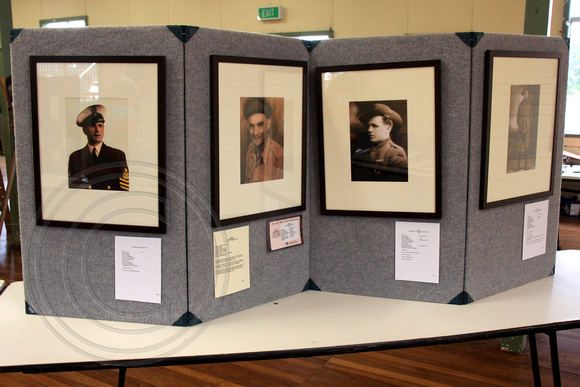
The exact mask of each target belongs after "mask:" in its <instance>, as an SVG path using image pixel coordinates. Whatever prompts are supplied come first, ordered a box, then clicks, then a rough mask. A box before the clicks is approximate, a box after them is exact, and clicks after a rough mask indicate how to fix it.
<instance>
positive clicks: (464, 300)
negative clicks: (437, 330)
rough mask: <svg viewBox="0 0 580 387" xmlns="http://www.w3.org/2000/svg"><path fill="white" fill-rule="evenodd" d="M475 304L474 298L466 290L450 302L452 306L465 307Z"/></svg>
mask: <svg viewBox="0 0 580 387" xmlns="http://www.w3.org/2000/svg"><path fill="white" fill-rule="evenodd" d="M471 302H473V298H471V296H470V295H469V293H467V292H466V291H465V290H464V291H462V292H461V293H459V294H458V295H457V296H456V297H455V298H454V299H452V300H451V301H449V303H450V304H454V305H465V304H469V303H471Z"/></svg>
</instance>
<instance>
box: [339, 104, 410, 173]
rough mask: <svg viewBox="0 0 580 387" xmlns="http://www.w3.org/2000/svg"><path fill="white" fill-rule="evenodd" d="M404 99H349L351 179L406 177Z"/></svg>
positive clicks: (405, 113)
mask: <svg viewBox="0 0 580 387" xmlns="http://www.w3.org/2000/svg"><path fill="white" fill-rule="evenodd" d="M406 102H407V101H405V100H401V101H378V102H351V103H350V115H351V119H350V121H351V178H352V181H408V160H407V152H406V147H407V127H406V122H405V121H406V116H407V103H406Z"/></svg>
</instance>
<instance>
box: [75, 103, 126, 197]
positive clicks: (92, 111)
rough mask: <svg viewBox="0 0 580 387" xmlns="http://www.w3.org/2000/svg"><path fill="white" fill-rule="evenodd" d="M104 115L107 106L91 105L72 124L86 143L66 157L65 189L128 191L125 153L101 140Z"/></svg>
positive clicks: (103, 134)
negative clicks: (78, 128)
mask: <svg viewBox="0 0 580 387" xmlns="http://www.w3.org/2000/svg"><path fill="white" fill-rule="evenodd" d="M106 115H107V109H106V108H105V107H104V106H103V105H91V106H88V107H86V108H85V109H83V110H82V111H81V112H80V113H79V115H78V116H77V119H76V124H77V126H79V127H80V128H81V129H82V133H83V134H84V135H85V136H86V137H87V145H86V146H85V147H83V148H82V149H79V150H77V151H75V152H73V153H71V155H70V156H69V160H68V186H69V188H78V189H97V190H111V191H128V190H129V168H128V166H127V159H126V157H125V153H124V152H123V151H121V150H119V149H115V148H112V147H110V146H107V145H106V144H105V143H104V142H103V139H104V137H105V116H106Z"/></svg>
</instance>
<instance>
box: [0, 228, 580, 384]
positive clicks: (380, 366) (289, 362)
mask: <svg viewBox="0 0 580 387" xmlns="http://www.w3.org/2000/svg"><path fill="white" fill-rule="evenodd" d="M559 233H560V246H561V247H562V248H564V249H578V250H580V238H579V237H578V236H579V235H580V217H562V218H561V220H560V231H559ZM7 240H8V241H10V238H9V236H8V235H7V234H6V232H5V230H3V232H2V235H1V236H0V279H3V280H5V281H6V282H8V283H11V282H14V281H20V280H22V258H21V254H20V250H19V249H18V248H14V247H13V246H11V245H10V244H9V243H7V242H6V241H7ZM557 337H558V349H559V355H560V356H559V358H560V369H561V378H562V385H563V386H580V329H576V330H568V331H561V332H559V333H558V335H557ZM499 342H500V340H499V339H493V340H483V341H476V342H467V343H456V344H447V345H436V346H428V347H420V348H406V349H398V350H390V351H376V352H364V353H356V354H343V355H334V356H316V357H308V358H292V359H277V360H260V361H251V362H234V363H217V364H197V365H188V366H170V367H151V368H135V369H128V370H127V374H126V385H127V386H165V385H195V386H255V385H261V386H263V385H267V386H274V385H275V386H311V387H317V386H337V385H340V386H343V385H348V386H355V387H356V386H365V387H368V386H531V385H533V379H532V370H531V361H530V355H529V351H526V352H525V353H524V354H516V353H511V352H505V351H501V350H500V348H499V347H500V345H499ZM537 343H538V355H539V363H540V371H541V377H542V385H544V386H552V385H553V382H552V374H551V360H550V349H549V348H550V347H549V340H548V337H547V336H546V335H543V334H538V335H537ZM0 348H1V346H0ZM2 350H5V349H2ZM118 375H119V372H118V370H98V371H80V372H55V373H47V374H39V375H36V374H22V373H0V387H4V386H71V385H74V386H115V385H117V380H118Z"/></svg>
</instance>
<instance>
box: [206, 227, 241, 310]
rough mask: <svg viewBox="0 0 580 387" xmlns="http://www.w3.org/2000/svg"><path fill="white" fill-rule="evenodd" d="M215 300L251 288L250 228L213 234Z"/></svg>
mask: <svg viewBox="0 0 580 387" xmlns="http://www.w3.org/2000/svg"><path fill="white" fill-rule="evenodd" d="M213 252H214V284H215V298H218V297H223V296H226V295H228V294H232V293H236V292H239V291H241V290H244V289H248V288H249V287H250V228H249V226H244V227H239V228H234V229H230V230H222V231H216V232H214V233H213Z"/></svg>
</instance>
